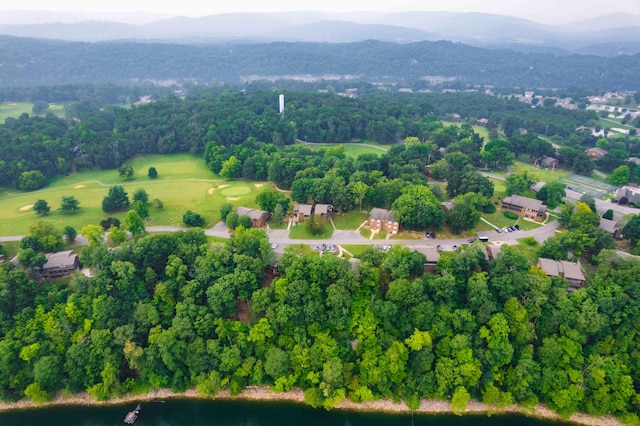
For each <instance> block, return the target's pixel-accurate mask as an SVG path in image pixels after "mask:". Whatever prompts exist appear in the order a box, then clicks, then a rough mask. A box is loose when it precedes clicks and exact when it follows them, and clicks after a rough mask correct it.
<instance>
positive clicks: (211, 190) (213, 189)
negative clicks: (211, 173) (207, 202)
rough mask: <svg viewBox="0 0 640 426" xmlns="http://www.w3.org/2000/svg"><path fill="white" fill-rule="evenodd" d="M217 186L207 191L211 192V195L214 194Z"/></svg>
mask: <svg viewBox="0 0 640 426" xmlns="http://www.w3.org/2000/svg"><path fill="white" fill-rule="evenodd" d="M215 190H216V189H215V188H209V190H208V191H207V192H208V193H209V195H211V194H213V191H215Z"/></svg>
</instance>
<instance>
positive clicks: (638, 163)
mask: <svg viewBox="0 0 640 426" xmlns="http://www.w3.org/2000/svg"><path fill="white" fill-rule="evenodd" d="M627 162H629V163H633V164H635V165H636V166H640V158H638V157H629V158H628V159H627Z"/></svg>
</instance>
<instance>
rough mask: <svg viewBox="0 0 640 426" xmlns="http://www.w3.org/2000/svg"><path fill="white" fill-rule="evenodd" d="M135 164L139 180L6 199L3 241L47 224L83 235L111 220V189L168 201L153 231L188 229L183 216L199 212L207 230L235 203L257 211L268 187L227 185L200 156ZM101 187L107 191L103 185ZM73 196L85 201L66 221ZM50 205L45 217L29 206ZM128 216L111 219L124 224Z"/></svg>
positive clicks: (70, 181)
mask: <svg viewBox="0 0 640 426" xmlns="http://www.w3.org/2000/svg"><path fill="white" fill-rule="evenodd" d="M129 164H131V165H132V166H133V168H134V171H135V175H134V178H133V179H131V180H128V181H124V180H122V179H121V178H120V177H119V176H118V173H117V172H116V171H115V170H107V171H103V170H99V171H93V170H92V171H85V172H80V173H76V174H73V175H70V176H65V177H60V178H57V179H54V180H53V181H52V182H51V183H50V184H49V186H47V187H46V188H43V189H41V190H38V191H33V192H28V193H25V192H18V191H16V192H8V191H5V192H4V193H2V194H0V235H24V234H25V233H26V232H27V227H28V225H29V224H30V223H31V222H33V221H34V220H38V219H43V220H46V221H48V222H52V223H53V224H54V225H56V226H58V227H59V228H61V229H62V228H63V227H64V226H66V225H70V226H73V227H74V228H76V230H78V231H79V230H80V228H82V227H83V226H84V225H87V224H97V223H99V222H100V220H102V219H104V218H105V217H107V216H110V215H107V214H106V213H104V212H103V211H102V208H101V206H102V199H103V198H104V196H105V195H107V193H108V190H109V188H108V186H104V185H113V184H119V185H122V186H123V187H124V189H125V191H127V192H128V193H129V196H131V195H132V194H133V192H134V191H135V190H136V189H138V188H143V189H144V190H145V191H147V193H148V194H149V200H153V199H155V198H157V199H159V200H161V201H162V203H163V204H164V208H163V209H162V210H156V209H154V208H153V207H151V206H150V207H149V210H150V217H149V219H148V220H147V225H148V226H154V225H171V226H182V215H183V214H184V212H185V211H186V210H193V211H196V212H198V213H200V214H201V215H203V216H204V218H205V220H206V224H205V227H210V226H212V225H214V224H215V223H217V222H218V221H219V211H220V207H221V206H222V205H223V204H224V203H226V202H230V203H231V204H233V206H234V207H240V206H244V207H251V208H255V207H257V205H256V203H255V197H256V195H257V194H258V193H259V192H260V191H261V189H260V188H262V187H265V185H266V184H265V183H256V182H249V181H244V180H233V181H225V180H222V179H220V178H219V177H218V176H216V175H215V174H213V173H212V172H211V171H210V170H208V169H207V168H206V166H205V165H204V161H203V160H202V158H201V157H199V156H193V155H188V154H175V155H151V156H146V157H137V158H135V159H133V160H132V161H131V162H130V163H129ZM150 166H154V167H156V169H157V170H158V179H149V178H148V177H147V170H148V168H149V167H150ZM96 181H99V182H101V183H102V184H104V185H101V184H99V183H97V182H96ZM69 195H73V196H75V197H76V198H77V199H78V200H79V201H80V210H79V211H78V212H77V213H75V214H72V215H63V214H61V213H59V212H57V211H56V209H57V208H58V207H59V205H60V200H61V198H62V196H69ZM38 199H43V200H46V201H47V202H48V203H49V205H50V206H51V210H52V212H51V213H50V214H49V215H48V216H45V217H39V216H37V215H36V214H35V212H34V211H33V210H30V209H28V206H30V205H33V203H34V202H35V201H36V200H38ZM124 215H125V213H124V212H121V213H117V214H111V216H115V217H118V218H119V219H121V220H122V219H123V218H124Z"/></svg>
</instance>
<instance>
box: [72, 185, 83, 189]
mask: <svg viewBox="0 0 640 426" xmlns="http://www.w3.org/2000/svg"><path fill="white" fill-rule="evenodd" d="M73 188H74V189H80V188H84V185H76V186H74V187H73Z"/></svg>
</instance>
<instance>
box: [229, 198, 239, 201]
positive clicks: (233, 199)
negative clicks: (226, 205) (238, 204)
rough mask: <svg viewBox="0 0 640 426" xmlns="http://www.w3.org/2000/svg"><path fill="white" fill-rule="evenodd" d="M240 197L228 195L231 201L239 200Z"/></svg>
mask: <svg viewBox="0 0 640 426" xmlns="http://www.w3.org/2000/svg"><path fill="white" fill-rule="evenodd" d="M239 199H240V197H227V200H229V201H238V200H239Z"/></svg>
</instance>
